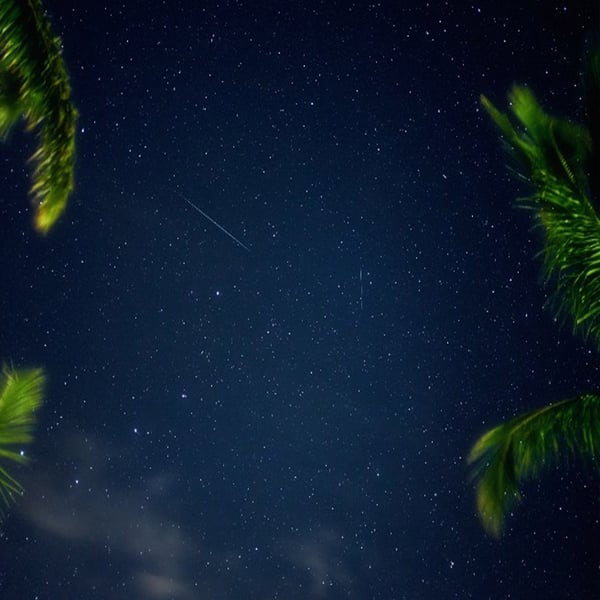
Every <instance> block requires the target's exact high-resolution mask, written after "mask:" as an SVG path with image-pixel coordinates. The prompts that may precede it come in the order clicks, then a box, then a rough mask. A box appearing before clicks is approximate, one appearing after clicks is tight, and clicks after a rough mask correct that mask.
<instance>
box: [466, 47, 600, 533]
mask: <svg viewBox="0 0 600 600" xmlns="http://www.w3.org/2000/svg"><path fill="white" fill-rule="evenodd" d="M584 65H585V68H584V95H585V101H584V113H585V124H584V125H578V124H576V123H572V122H570V121H567V120H563V119H558V118H556V117H552V116H550V115H548V114H546V113H545V112H544V110H543V109H542V108H541V107H540V105H539V104H538V102H537V100H536V99H535V97H534V95H533V93H532V92H531V91H530V90H529V89H527V88H525V87H521V86H514V87H513V89H512V90H511V92H510V94H509V101H510V105H511V110H512V113H513V115H514V117H515V118H516V121H517V125H514V124H513V120H511V118H510V116H509V115H507V114H504V113H502V112H500V111H499V110H498V109H497V108H496V107H495V106H494V105H493V104H492V103H491V102H490V101H489V100H488V99H487V98H486V97H485V96H482V97H481V102H482V105H483V107H484V108H485V110H486V111H487V112H488V114H489V115H490V116H491V118H492V119H493V121H494V122H495V123H496V125H497V126H498V127H499V129H500V131H501V133H502V136H503V139H504V141H505V143H506V145H507V147H508V149H509V151H510V153H511V155H512V157H513V159H514V160H515V162H516V163H517V164H518V167H519V173H520V175H521V176H522V177H523V178H525V179H526V180H527V181H528V182H529V183H530V184H531V185H532V187H533V193H532V194H531V195H530V196H529V197H527V198H525V199H523V200H521V201H520V203H521V204H522V205H524V206H526V207H527V208H529V209H531V210H532V212H533V214H534V217H535V222H536V225H537V227H538V228H539V229H540V231H541V234H542V240H543V242H542V251H541V254H542V256H543V267H542V268H543V273H544V279H545V282H546V284H547V285H548V286H549V287H550V301H549V304H550V307H551V308H552V309H553V311H554V312H555V314H556V316H557V317H558V319H560V320H561V321H563V322H564V321H570V322H571V323H572V326H573V330H574V333H575V334H577V335H580V336H581V337H583V338H584V339H586V340H589V341H590V342H591V343H592V344H593V345H594V346H595V347H596V349H599V348H600V218H599V213H598V210H599V209H600V169H599V168H598V165H600V44H599V43H598V42H597V41H596V42H595V43H594V44H593V45H592V44H591V45H590V48H589V51H588V53H587V57H586V60H585V63H584ZM519 123H520V127H519V125H518V124H519ZM572 456H577V457H583V458H588V459H590V460H591V461H594V460H596V459H598V458H600V394H592V393H590V394H584V395H581V396H577V397H574V398H571V399H568V400H563V401H562V402H557V403H556V404H551V405H549V406H546V407H543V408H540V409H537V410H534V411H531V412H528V413H525V414H523V415H520V416H517V417H516V418H514V419H512V420H510V421H508V422H507V423H504V424H502V425H499V426H497V427H495V428H493V429H491V430H489V431H488V432H486V433H484V434H483V435H482V436H481V437H480V438H479V439H478V440H477V442H476V443H475V444H474V446H473V447H472V449H471V452H470V454H469V457H468V462H469V463H470V465H471V467H472V475H473V478H474V480H475V482H476V495H477V508H478V512H479V516H480V519H481V521H482V524H483V526H484V528H485V529H486V530H487V531H488V532H489V533H491V534H492V535H494V536H496V537H499V536H500V535H501V534H502V531H503V528H504V524H505V518H506V515H507V514H508V512H509V511H510V510H511V508H512V507H513V506H514V505H515V504H516V503H517V502H518V501H519V500H520V498H521V495H520V492H519V485H520V483H521V482H522V481H523V480H525V479H527V478H530V477H534V476H536V475H538V474H539V473H540V471H541V470H542V469H543V468H544V467H546V466H549V465H552V464H557V463H561V462H564V461H566V460H568V458H569V457H572Z"/></svg>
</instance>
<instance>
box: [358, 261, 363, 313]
mask: <svg viewBox="0 0 600 600" xmlns="http://www.w3.org/2000/svg"><path fill="white" fill-rule="evenodd" d="M359 277H360V310H361V312H362V309H363V280H362V267H361V268H360V274H359Z"/></svg>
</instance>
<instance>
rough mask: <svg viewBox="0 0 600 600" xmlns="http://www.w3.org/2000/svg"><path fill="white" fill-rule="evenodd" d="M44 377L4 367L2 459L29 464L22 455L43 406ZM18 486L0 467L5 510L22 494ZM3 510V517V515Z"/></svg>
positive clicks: (38, 372)
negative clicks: (37, 414)
mask: <svg viewBox="0 0 600 600" xmlns="http://www.w3.org/2000/svg"><path fill="white" fill-rule="evenodd" d="M44 382H45V376H44V373H43V371H42V370H41V369H20V370H15V369H12V368H9V367H4V368H3V370H2V374H1V375H0V459H2V460H4V461H12V462H16V463H24V462H26V458H25V456H24V455H23V454H22V453H21V452H20V451H19V450H20V449H21V448H22V446H23V445H25V444H28V443H29V442H31V439H32V429H33V426H34V424H35V413H36V411H37V410H38V408H39V407H40V405H41V403H42V396H43V389H44ZM21 491H22V488H21V485H20V484H19V482H18V481H17V480H16V479H14V477H12V475H10V473H9V472H8V471H7V470H6V468H4V467H3V466H0V500H1V501H2V503H3V504H4V505H5V507H6V506H7V505H8V504H9V503H10V502H11V501H12V498H13V495H14V494H19V493H21ZM2 512H3V511H2V509H1V508H0V514H2Z"/></svg>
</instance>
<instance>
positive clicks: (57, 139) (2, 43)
mask: <svg viewBox="0 0 600 600" xmlns="http://www.w3.org/2000/svg"><path fill="white" fill-rule="evenodd" d="M70 98H71V88H70V85H69V77H68V75H67V72H66V69H65V66H64V62H63V60H62V56H61V47H60V39H59V38H57V37H55V36H54V35H53V33H52V31H51V28H50V22H49V21H48V19H47V18H46V16H45V15H44V11H43V8H42V5H41V2H40V0H21V1H19V0H2V1H1V2H0V136H2V137H6V135H7V134H8V133H9V131H10V129H11V128H12V127H13V126H14V124H15V123H16V122H17V120H18V118H19V117H20V116H23V117H24V118H25V120H26V123H27V129H29V130H34V129H35V130H38V135H39V142H38V147H37V149H36V151H35V152H34V154H33V156H32V160H33V162H34V164H35V168H34V173H33V183H32V186H31V193H32V196H33V201H34V204H35V206H36V214H35V221H34V223H35V227H36V229H37V230H38V231H40V232H42V233H46V232H47V231H48V230H49V229H50V227H52V225H53V224H54V223H55V222H56V220H57V219H58V217H59V216H60V215H61V213H62V212H63V210H64V209H65V207H66V203H67V200H68V197H69V195H70V194H71V192H72V191H73V169H74V161H75V124H76V120H77V110H76V109H75V107H74V105H73V103H72V102H71V100H70Z"/></svg>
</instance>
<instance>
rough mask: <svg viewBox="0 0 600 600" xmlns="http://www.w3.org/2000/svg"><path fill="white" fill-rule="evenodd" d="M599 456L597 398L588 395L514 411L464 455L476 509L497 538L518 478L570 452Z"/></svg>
mask: <svg viewBox="0 0 600 600" xmlns="http://www.w3.org/2000/svg"><path fill="white" fill-rule="evenodd" d="M575 456H577V457H584V458H589V459H591V460H592V461H595V460H597V459H598V458H599V457H600V397H599V396H595V395H591V394H587V395H583V396H578V397H576V398H572V399H569V400H564V401H562V402H557V403H556V404H551V405H549V406H545V407H543V408H539V409H537V410H534V411H531V412H528V413H525V414H523V415H519V416H518V417H515V418H514V419H512V420H510V421H508V422H507V423H504V424H502V425H499V426H498V427H494V428H493V429H490V430H489V431H487V432H486V433H484V434H483V435H482V436H481V437H480V438H479V439H478V440H477V442H476V443H475V444H474V446H473V448H472V449H471V452H470V454H469V457H468V462H469V464H470V465H471V468H472V476H473V479H474V480H475V481H476V493H477V509H478V512H479V516H480V519H481V521H482V523H483V526H484V527H485V529H486V530H487V531H488V532H489V533H491V534H492V535H494V536H496V537H498V536H500V534H501V533H502V531H503V528H504V521H505V518H506V516H507V514H508V513H509V512H510V511H511V509H512V508H513V507H514V505H515V504H516V503H517V502H519V500H520V499H521V493H520V490H519V486H520V483H521V482H522V481H524V480H526V479H528V478H531V477H534V476H536V475H538V474H539V473H540V471H541V470H542V469H543V468H545V467H548V466H551V465H557V464H560V463H564V462H566V461H567V460H568V459H569V458H570V457H575Z"/></svg>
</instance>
